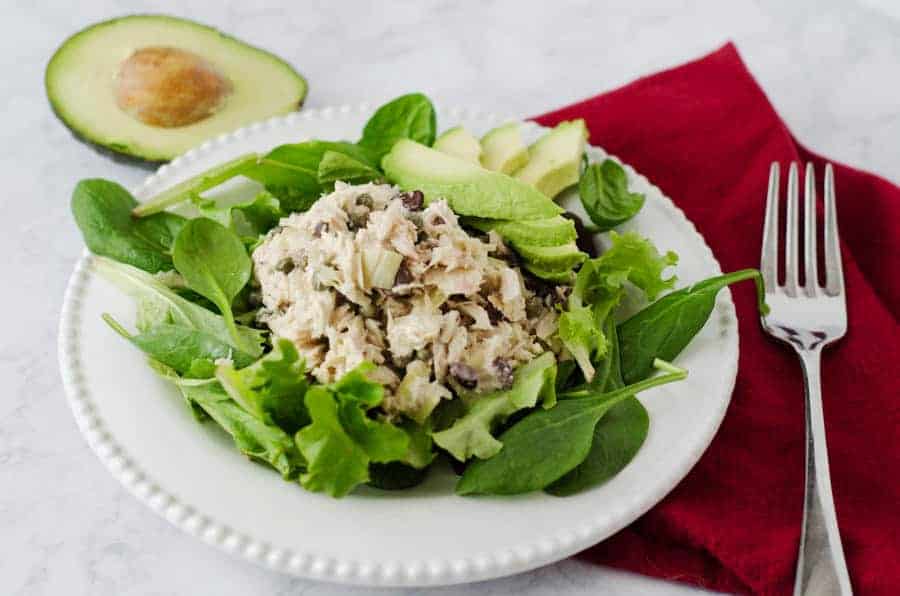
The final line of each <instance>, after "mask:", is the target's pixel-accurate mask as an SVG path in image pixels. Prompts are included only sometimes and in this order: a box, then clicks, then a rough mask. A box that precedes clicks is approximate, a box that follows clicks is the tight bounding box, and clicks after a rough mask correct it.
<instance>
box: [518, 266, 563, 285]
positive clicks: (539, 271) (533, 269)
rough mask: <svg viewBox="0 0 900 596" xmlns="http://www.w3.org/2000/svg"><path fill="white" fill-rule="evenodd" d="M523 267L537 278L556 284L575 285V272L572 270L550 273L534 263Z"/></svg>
mask: <svg viewBox="0 0 900 596" xmlns="http://www.w3.org/2000/svg"><path fill="white" fill-rule="evenodd" d="M523 266H524V267H525V269H527V270H528V272H529V273H531V274H532V275H533V276H535V277H539V278H541V279H545V280H547V281H551V282H553V283H555V284H566V285H572V284H573V283H575V272H573V271H572V270H571V269H569V270H566V271H548V270H547V269H544V268H542V267H538V266H537V265H534V264H533V263H528V262H526V263H524V264H523Z"/></svg>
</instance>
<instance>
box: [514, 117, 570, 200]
mask: <svg viewBox="0 0 900 596" xmlns="http://www.w3.org/2000/svg"><path fill="white" fill-rule="evenodd" d="M587 138H588V132H587V127H586V126H585V124H584V120H570V121H568V122H561V123H560V124H558V125H556V127H555V128H554V129H553V130H551V131H549V132H548V133H547V134H545V135H544V136H543V137H541V138H540V139H538V140H537V141H536V142H535V143H534V144H533V145H532V146H531V147H529V149H528V155H529V160H528V163H527V164H526V165H525V167H523V168H522V169H521V170H519V171H517V172H516V173H515V177H516V178H518V179H519V180H522V181H523V182H527V183H528V184H531V185H532V186H534V187H535V188H537V189H538V190H539V191H541V192H542V193H544V194H545V195H547V196H548V197H550V198H553V197H555V196H556V195H558V194H559V193H560V192H561V191H563V190H565V189H566V188H568V187H570V186H572V185H573V184H576V183H577V182H578V177H579V174H580V171H579V170H580V168H581V157H582V156H583V155H584V146H585V143H586V141H587Z"/></svg>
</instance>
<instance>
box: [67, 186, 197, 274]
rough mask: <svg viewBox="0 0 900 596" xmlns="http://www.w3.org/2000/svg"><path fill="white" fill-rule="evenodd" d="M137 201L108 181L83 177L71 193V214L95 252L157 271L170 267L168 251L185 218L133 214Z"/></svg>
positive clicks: (172, 215)
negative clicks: (135, 216)
mask: <svg viewBox="0 0 900 596" xmlns="http://www.w3.org/2000/svg"><path fill="white" fill-rule="evenodd" d="M137 204H138V202H137V201H136V200H135V199H134V197H133V196H131V193H129V192H128V191H127V190H125V189H124V188H122V187H121V186H120V185H118V184H116V183H115V182H111V181H109V180H103V179H101V178H94V179H90V180H82V181H80V182H79V183H78V184H77V185H76V186H75V190H74V191H73V193H72V214H73V215H74V216H75V223H77V224H78V228H79V229H80V230H81V234H82V236H83V237H84V243H85V244H87V247H88V248H89V249H90V250H91V252H92V253H94V254H95V255H101V256H105V257H110V258H111V259H115V260H117V261H119V262H120V263H126V264H128V265H133V266H135V267H139V268H141V269H143V270H144V271H149V272H150V273H156V272H157V271H167V270H170V269H172V257H171V255H170V250H171V248H172V244H173V242H174V241H175V236H177V235H178V231H179V230H180V229H181V226H183V225H184V222H185V221H186V220H185V219H184V218H183V217H181V216H179V215H175V214H174V213H158V214H156V215H153V216H151V217H146V218H144V219H136V218H134V217H132V215H131V210H132V209H134V208H135V206H137Z"/></svg>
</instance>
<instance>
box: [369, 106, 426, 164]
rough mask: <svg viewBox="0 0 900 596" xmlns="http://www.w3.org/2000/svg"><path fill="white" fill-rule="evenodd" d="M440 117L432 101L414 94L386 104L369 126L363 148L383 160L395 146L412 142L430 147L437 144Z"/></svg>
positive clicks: (373, 116) (373, 117)
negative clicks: (436, 135)
mask: <svg viewBox="0 0 900 596" xmlns="http://www.w3.org/2000/svg"><path fill="white" fill-rule="evenodd" d="M436 132H437V115H436V113H435V110H434V105H432V103H431V100H430V99H428V97H427V96H425V95H423V94H421V93H410V94H408V95H401V96H400V97H398V98H396V99H394V100H392V101H390V102H388V103H386V104H384V105H383V106H381V107H380V108H378V109H377V110H376V111H375V113H374V114H373V115H372V117H371V118H369V121H368V122H366V126H365V128H364V129H363V134H362V138H361V139H360V140H359V145H360V146H361V147H365V148H366V149H368V150H370V151H371V152H372V154H373V155H374V156H375V158H376V159H377V160H379V161H380V160H381V158H382V156H384V155H385V154H386V153H387V152H388V151H390V150H391V147H393V146H394V143H396V142H397V141H399V140H400V139H411V140H413V141H416V142H417V143H422V144H423V145H428V146H429V147H430V146H431V145H432V144H433V143H434V138H435V134H436Z"/></svg>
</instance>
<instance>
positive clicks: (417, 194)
mask: <svg viewBox="0 0 900 596" xmlns="http://www.w3.org/2000/svg"><path fill="white" fill-rule="evenodd" d="M400 200H401V201H403V206H404V207H406V208H407V209H409V210H410V211H420V210H421V209H422V207H423V206H424V205H425V195H424V194H423V193H422V191H421V190H413V191H411V192H405V193H403V194H402V195H400Z"/></svg>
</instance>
